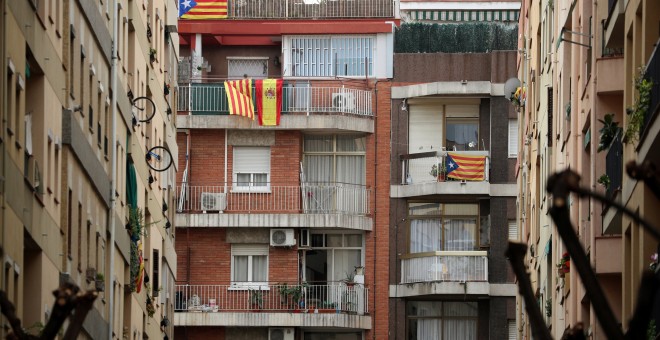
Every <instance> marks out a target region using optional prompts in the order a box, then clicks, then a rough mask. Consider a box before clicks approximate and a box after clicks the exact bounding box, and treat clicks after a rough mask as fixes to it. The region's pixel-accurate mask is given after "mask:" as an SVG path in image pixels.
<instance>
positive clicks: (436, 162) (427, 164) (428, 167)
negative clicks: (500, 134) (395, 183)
mask: <svg viewBox="0 0 660 340" xmlns="http://www.w3.org/2000/svg"><path fill="white" fill-rule="evenodd" d="M452 152H455V153H457V154H462V155H466V156H470V155H472V156H477V155H486V164H485V166H484V181H486V182H487V181H488V168H489V162H490V159H489V157H488V156H487V154H488V152H487V151H452ZM446 155H447V152H446V151H439V152H421V153H412V154H407V155H401V157H400V158H401V169H402V171H401V185H406V184H419V183H433V182H443V181H455V179H452V178H448V177H447V173H446V170H445V169H444V168H445V167H444V166H443V165H444V164H445V157H446Z"/></svg>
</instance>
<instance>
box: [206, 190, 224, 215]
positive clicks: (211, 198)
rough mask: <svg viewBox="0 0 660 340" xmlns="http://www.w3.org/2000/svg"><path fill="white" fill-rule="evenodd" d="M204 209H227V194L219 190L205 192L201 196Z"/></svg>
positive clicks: (221, 210) (220, 210)
mask: <svg viewBox="0 0 660 340" xmlns="http://www.w3.org/2000/svg"><path fill="white" fill-rule="evenodd" d="M201 203H202V210H203V211H204V212H207V211H218V212H223V211H224V210H225V209H227V194H225V193H217V192H203V193H202V197H201Z"/></svg>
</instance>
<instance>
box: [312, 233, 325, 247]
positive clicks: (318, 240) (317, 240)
mask: <svg viewBox="0 0 660 340" xmlns="http://www.w3.org/2000/svg"><path fill="white" fill-rule="evenodd" d="M324 238H325V234H312V247H324V246H325V244H324V243H323V239H324Z"/></svg>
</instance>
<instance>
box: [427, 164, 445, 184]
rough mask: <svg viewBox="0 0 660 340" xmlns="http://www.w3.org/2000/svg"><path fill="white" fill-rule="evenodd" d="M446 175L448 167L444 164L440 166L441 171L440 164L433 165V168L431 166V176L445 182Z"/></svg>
mask: <svg viewBox="0 0 660 340" xmlns="http://www.w3.org/2000/svg"><path fill="white" fill-rule="evenodd" d="M446 174H447V167H446V166H445V163H444V162H443V163H442V164H440V171H438V164H433V166H431V171H430V172H429V175H431V176H433V177H436V178H438V181H439V182H444V180H445V175H446Z"/></svg>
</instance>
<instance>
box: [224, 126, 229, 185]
mask: <svg viewBox="0 0 660 340" xmlns="http://www.w3.org/2000/svg"><path fill="white" fill-rule="evenodd" d="M227 133H229V130H228V129H225V191H224V192H225V194H226V193H227V182H229V181H227V140H228V138H227Z"/></svg>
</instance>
